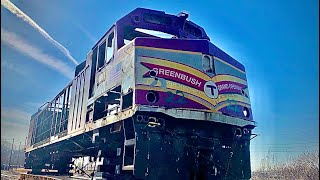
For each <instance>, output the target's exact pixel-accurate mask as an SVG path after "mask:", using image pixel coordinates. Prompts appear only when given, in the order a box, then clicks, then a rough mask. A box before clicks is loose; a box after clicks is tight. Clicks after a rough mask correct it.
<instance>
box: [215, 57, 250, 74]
mask: <svg viewBox="0 0 320 180" xmlns="http://www.w3.org/2000/svg"><path fill="white" fill-rule="evenodd" d="M213 58H214V59H216V60H218V61H220V62H222V63H224V64H225V65H228V66H230V67H232V68H234V69H236V70H238V71H240V72H242V73H243V74H246V72H244V71H242V70H241V69H239V68H237V67H235V66H233V65H231V64H229V63H227V62H225V61H224V60H222V59H220V58H218V57H215V56H214V57H213Z"/></svg>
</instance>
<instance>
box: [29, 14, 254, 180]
mask: <svg viewBox="0 0 320 180" xmlns="http://www.w3.org/2000/svg"><path fill="white" fill-rule="evenodd" d="M188 16H189V15H188V13H185V12H181V13H179V14H178V15H170V14H166V13H165V12H163V11H156V10H150V9H145V8H137V9H135V10H133V11H132V12H130V13H129V14H127V15H126V16H124V17H122V18H121V19H120V20H118V21H117V22H116V23H115V24H114V25H113V26H112V27H111V28H110V29H109V30H108V31H107V32H106V33H105V34H104V36H102V38H101V39H100V40H99V41H98V42H97V43H96V44H95V45H94V46H93V48H92V49H91V50H90V51H89V52H88V53H87V55H86V60H85V61H84V62H82V63H81V64H79V65H78V66H77V67H76V68H75V75H74V78H73V80H72V82H70V83H69V84H68V85H67V86H66V87H65V88H64V89H63V90H62V91H61V92H60V93H58V95H57V96H56V97H55V98H54V99H53V100H52V101H51V102H48V103H46V104H45V105H44V106H42V107H41V108H39V110H38V111H37V112H36V113H35V114H33V115H32V116H31V120H30V126H29V133H28V138H27V143H26V148H25V168H27V169H32V173H34V174H37V173H41V172H42V171H43V170H44V169H45V170H56V172H58V173H59V174H68V173H69V174H70V173H73V174H75V173H79V174H84V175H85V176H88V177H95V178H98V177H100V178H103V179H160V178H167V179H250V177H251V167H250V140H251V136H252V135H253V134H252V130H253V129H254V128H255V127H256V125H257V124H256V122H255V121H254V120H253V116H252V110H251V105H250V98H249V92H248V85H247V80H246V72H245V68H244V66H243V65H242V64H241V63H240V62H238V61H237V60H235V59H234V58H232V57H231V56H229V55H228V54H227V53H225V52H224V51H222V50H221V49H219V48H218V47H217V46H215V45H214V44H212V43H211V42H210V38H209V37H208V36H207V34H206V32H205V30H204V29H203V28H202V27H200V26H199V25H197V24H195V23H193V22H192V21H190V20H188ZM89 166H90V167H91V169H90V168H88V167H89Z"/></svg>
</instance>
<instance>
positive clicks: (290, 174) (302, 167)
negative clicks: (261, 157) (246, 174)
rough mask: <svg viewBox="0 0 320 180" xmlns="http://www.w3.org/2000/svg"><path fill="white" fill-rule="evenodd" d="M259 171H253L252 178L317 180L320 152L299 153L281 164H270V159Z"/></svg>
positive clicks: (262, 179) (257, 179) (266, 179)
mask: <svg viewBox="0 0 320 180" xmlns="http://www.w3.org/2000/svg"><path fill="white" fill-rule="evenodd" d="M266 162H269V163H267V164H266V165H264V166H263V168H261V169H260V170H258V171H254V172H253V173H252V178H251V179H252V180H269V179H288V180H292V179H295V180H315V179H319V152H308V153H303V154H301V155H299V156H298V157H296V158H294V159H292V160H290V161H289V162H286V163H284V164H281V165H277V166H276V165H274V164H270V161H266Z"/></svg>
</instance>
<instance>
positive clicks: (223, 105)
mask: <svg viewBox="0 0 320 180" xmlns="http://www.w3.org/2000/svg"><path fill="white" fill-rule="evenodd" d="M229 105H241V106H244V107H247V108H251V107H250V106H249V105H247V104H245V103H242V102H236V103H225V104H222V105H221V106H219V107H218V108H217V109H216V110H217V111H218V110H220V109H222V108H224V107H227V106H229Z"/></svg>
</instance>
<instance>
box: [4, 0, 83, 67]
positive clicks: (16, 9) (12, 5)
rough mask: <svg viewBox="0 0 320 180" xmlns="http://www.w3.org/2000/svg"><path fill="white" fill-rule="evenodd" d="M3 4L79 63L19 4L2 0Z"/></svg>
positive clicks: (75, 62) (74, 61)
mask: <svg viewBox="0 0 320 180" xmlns="http://www.w3.org/2000/svg"><path fill="white" fill-rule="evenodd" d="M1 5H2V6H4V7H5V8H6V9H8V10H9V11H10V12H11V13H13V14H15V15H16V16H17V17H19V18H20V19H22V20H23V21H25V22H27V23H28V24H29V25H30V26H32V27H33V28H34V29H36V30H37V31H38V32H39V33H40V34H41V35H42V36H43V37H45V38H46V39H47V40H48V41H49V42H50V43H52V44H53V45H54V46H56V47H57V48H58V49H59V50H60V51H61V52H62V53H63V54H64V55H66V56H67V57H68V58H69V59H70V60H71V61H72V62H73V63H74V64H76V65H78V64H79V63H78V62H77V61H76V60H75V59H74V58H73V57H72V56H71V54H70V52H69V50H68V49H67V48H65V47H64V46H63V45H62V44H60V43H59V42H57V41H56V40H54V39H53V38H52V37H51V36H50V35H49V34H48V33H47V32H46V31H45V30H44V29H42V28H41V27H40V26H39V25H38V24H37V23H36V22H34V21H33V19H31V18H30V17H29V16H28V15H26V14H25V13H24V12H22V11H21V10H20V9H19V8H18V7H17V6H15V5H14V4H13V3H12V2H10V1H9V0H1Z"/></svg>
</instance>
